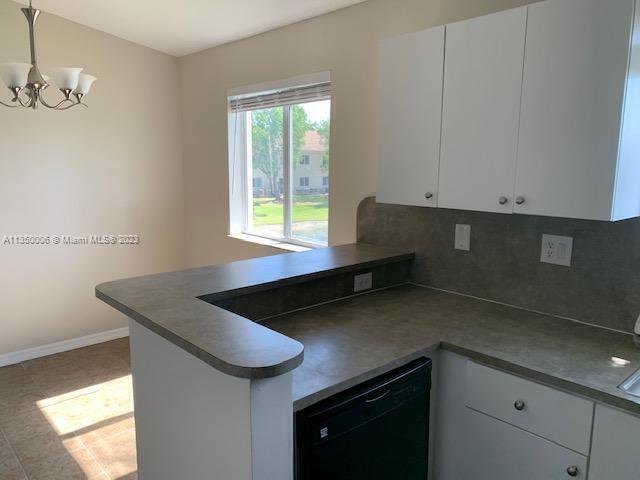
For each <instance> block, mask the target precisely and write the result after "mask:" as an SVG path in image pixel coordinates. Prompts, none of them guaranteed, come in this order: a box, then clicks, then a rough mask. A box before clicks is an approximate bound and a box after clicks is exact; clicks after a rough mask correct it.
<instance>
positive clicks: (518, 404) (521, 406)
mask: <svg viewBox="0 0 640 480" xmlns="http://www.w3.org/2000/svg"><path fill="white" fill-rule="evenodd" d="M524 407H525V404H524V401H523V400H516V401H515V402H513V408H515V409H516V410H518V411H519V412H521V411H522V410H524Z"/></svg>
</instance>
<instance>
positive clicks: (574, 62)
mask: <svg viewBox="0 0 640 480" xmlns="http://www.w3.org/2000/svg"><path fill="white" fill-rule="evenodd" d="M528 9H529V10H528V20H527V42H526V49H525V62H524V77H523V89H522V109H521V114H520V135H519V146H518V164H517V173H516V188H515V195H516V196H521V197H522V198H523V200H524V203H522V204H521V205H515V207H514V211H515V212H517V213H528V214H535V215H550V216H558V217H570V218H585V219H594V220H610V219H611V213H612V201H613V191H614V180H615V174H616V165H617V159H618V143H619V140H620V125H621V115H622V103H623V97H624V87H625V78H626V73H627V65H628V57H629V47H630V40H629V39H630V31H631V25H632V21H633V12H634V0H606V1H602V0H546V1H544V2H540V3H536V4H533V5H531V6H529V7H528Z"/></svg>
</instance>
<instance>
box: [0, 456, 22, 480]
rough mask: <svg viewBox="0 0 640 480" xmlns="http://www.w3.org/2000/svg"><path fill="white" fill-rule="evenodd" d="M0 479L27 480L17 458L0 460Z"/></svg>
mask: <svg viewBox="0 0 640 480" xmlns="http://www.w3.org/2000/svg"><path fill="white" fill-rule="evenodd" d="M0 479H2V480H27V477H26V476H25V474H24V470H22V466H21V465H20V462H19V461H18V459H17V458H16V457H15V456H12V457H9V458H5V459H4V460H0Z"/></svg>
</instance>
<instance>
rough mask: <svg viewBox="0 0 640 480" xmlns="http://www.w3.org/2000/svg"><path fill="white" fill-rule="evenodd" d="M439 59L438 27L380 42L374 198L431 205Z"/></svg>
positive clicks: (437, 144) (439, 106)
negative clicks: (376, 161)
mask: <svg viewBox="0 0 640 480" xmlns="http://www.w3.org/2000/svg"><path fill="white" fill-rule="evenodd" d="M443 59H444V27H437V28H431V29H428V30H422V31H419V32H415V33H410V34H406V35H401V36H398V37H393V38H388V39H385V40H383V41H382V42H381V44H380V67H379V68H380V72H379V89H380V92H379V96H380V102H379V112H378V119H379V120H378V122H379V124H378V129H379V130H378V139H377V141H378V172H377V175H378V189H377V200H378V201H379V202H382V203H398V204H403V205H419V206H430V207H435V206H436V205H437V196H438V195H437V194H438V192H437V188H438V163H439V158H440V124H441V113H442V68H443Z"/></svg>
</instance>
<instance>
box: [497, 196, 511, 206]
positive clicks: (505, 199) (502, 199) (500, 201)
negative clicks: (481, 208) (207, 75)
mask: <svg viewBox="0 0 640 480" xmlns="http://www.w3.org/2000/svg"><path fill="white" fill-rule="evenodd" d="M508 202H509V199H508V198H507V197H500V198H499V199H498V203H499V204H500V205H506V204H507V203H508Z"/></svg>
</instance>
